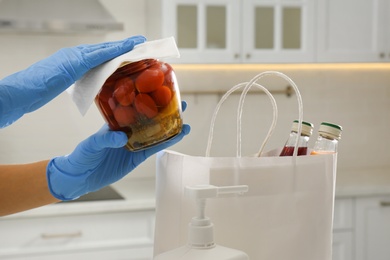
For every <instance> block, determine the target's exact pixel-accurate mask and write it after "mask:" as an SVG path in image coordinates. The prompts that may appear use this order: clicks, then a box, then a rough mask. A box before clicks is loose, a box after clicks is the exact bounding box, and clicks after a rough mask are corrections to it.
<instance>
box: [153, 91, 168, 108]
mask: <svg viewBox="0 0 390 260" xmlns="http://www.w3.org/2000/svg"><path fill="white" fill-rule="evenodd" d="M151 96H152V98H153V100H154V102H156V105H157V106H159V107H165V106H167V105H168V104H169V102H171V99H172V91H171V90H170V88H168V87H167V86H161V87H159V88H157V89H156V90H155V91H153V92H152V93H151Z"/></svg>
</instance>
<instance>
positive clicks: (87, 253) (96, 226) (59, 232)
mask: <svg viewBox="0 0 390 260" xmlns="http://www.w3.org/2000/svg"><path fill="white" fill-rule="evenodd" d="M48 207H50V206H48ZM64 207H66V205H64ZM154 216H155V214H154V211H152V210H143V211H118V212H115V211H111V212H106V213H104V212H102V213H94V214H85V213H84V214H76V213H75V214H70V215H56V216H47V217H45V216H40V217H23V218H13V217H12V216H11V217H7V218H2V219H0V230H1V232H0V259H40V260H44V259H56V260H61V259H69V258H71V259H73V260H77V259H95V260H100V259H102V260H103V259H104V260H105V259H128V260H129V259H134V260H141V259H145V260H146V259H152V256H153V230H154Z"/></svg>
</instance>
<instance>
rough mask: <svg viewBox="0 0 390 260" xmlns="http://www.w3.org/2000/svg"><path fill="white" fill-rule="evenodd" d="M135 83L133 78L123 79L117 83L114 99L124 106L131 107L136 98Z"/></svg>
mask: <svg viewBox="0 0 390 260" xmlns="http://www.w3.org/2000/svg"><path fill="white" fill-rule="evenodd" d="M134 91H135V88H134V82H133V80H132V79H131V78H122V79H120V80H118V81H117V82H116V83H115V91H114V97H115V98H116V100H117V101H118V102H119V104H121V105H122V106H128V105H131V104H132V103H133V102H134V98H135V92H134Z"/></svg>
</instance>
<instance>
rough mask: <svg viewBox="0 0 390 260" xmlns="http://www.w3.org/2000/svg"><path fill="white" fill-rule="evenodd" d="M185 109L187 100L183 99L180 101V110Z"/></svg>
mask: <svg viewBox="0 0 390 260" xmlns="http://www.w3.org/2000/svg"><path fill="white" fill-rule="evenodd" d="M186 109H187V102H185V101H184V100H183V101H181V111H183V112H184V111H186Z"/></svg>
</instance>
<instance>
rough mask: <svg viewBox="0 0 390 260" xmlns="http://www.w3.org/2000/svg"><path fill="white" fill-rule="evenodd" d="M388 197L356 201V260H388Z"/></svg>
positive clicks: (389, 209) (389, 242) (389, 235)
mask: <svg viewBox="0 0 390 260" xmlns="http://www.w3.org/2000/svg"><path fill="white" fill-rule="evenodd" d="M389 245H390V196H378V197H367V198H358V199H357V200H356V260H374V259H375V260H388V259H389V256H390V246H389Z"/></svg>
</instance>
